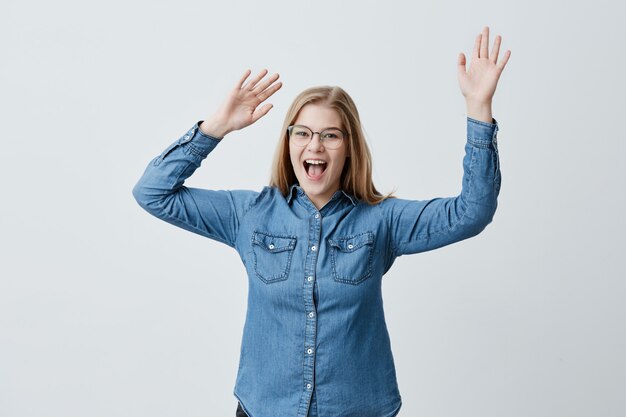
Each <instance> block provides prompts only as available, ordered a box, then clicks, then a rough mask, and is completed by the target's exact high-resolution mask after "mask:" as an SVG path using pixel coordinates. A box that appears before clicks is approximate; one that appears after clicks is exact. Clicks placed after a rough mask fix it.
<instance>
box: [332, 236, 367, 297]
mask: <svg viewBox="0 0 626 417" xmlns="http://www.w3.org/2000/svg"><path fill="white" fill-rule="evenodd" d="M328 244H329V246H330V261H331V264H332V271H333V278H334V279H335V281H337V282H343V283H346V284H354V285H356V284H360V283H361V282H363V281H364V280H366V279H367V278H369V277H370V276H371V275H372V256H373V252H374V251H373V246H374V234H373V233H372V232H370V231H367V232H363V233H359V234H356V235H351V236H333V237H331V238H329V239H328Z"/></svg>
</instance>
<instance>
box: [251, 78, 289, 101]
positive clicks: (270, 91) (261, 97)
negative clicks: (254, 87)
mask: <svg viewBox="0 0 626 417" xmlns="http://www.w3.org/2000/svg"><path fill="white" fill-rule="evenodd" d="M282 86H283V83H281V82H278V83H276V84H274V85H273V86H271V87H269V88H267V89H266V90H264V91H263V92H262V93H260V94H259V95H257V97H258V99H259V100H260V101H261V102H264V101H265V100H267V99H268V98H270V97H271V96H272V94H274V93H275V92H277V91H278V90H280V87H282Z"/></svg>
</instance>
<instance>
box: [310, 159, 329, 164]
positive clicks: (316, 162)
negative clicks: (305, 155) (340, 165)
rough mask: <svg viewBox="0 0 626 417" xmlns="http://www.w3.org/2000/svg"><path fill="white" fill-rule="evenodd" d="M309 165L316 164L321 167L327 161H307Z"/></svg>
mask: <svg viewBox="0 0 626 417" xmlns="http://www.w3.org/2000/svg"><path fill="white" fill-rule="evenodd" d="M305 162H306V163H307V164H314V165H321V164H325V163H326V162H325V161H319V160H317V159H307V160H306V161H305Z"/></svg>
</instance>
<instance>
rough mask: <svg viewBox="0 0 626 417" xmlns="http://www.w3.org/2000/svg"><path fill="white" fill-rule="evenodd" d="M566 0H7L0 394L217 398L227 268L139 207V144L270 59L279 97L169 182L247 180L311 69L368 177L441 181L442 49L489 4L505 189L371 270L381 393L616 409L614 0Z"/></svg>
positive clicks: (11, 397)
mask: <svg viewBox="0 0 626 417" xmlns="http://www.w3.org/2000/svg"><path fill="white" fill-rule="evenodd" d="M585 3H586V4H582V2H571V1H569V2H566V1H559V2H556V1H555V2H547V1H535V0H529V1H526V2H517V3H516V4H513V3H512V2H503V1H473V2H467V1H460V0H458V1H454V2H442V1H437V2H435V1H422V2H408V1H406V2H395V3H393V2H374V1H363V0H361V1H358V2H357V1H353V2H338V1H335V2H331V1H327V0H323V1H321V0H317V1H300V0H298V1H293V0H292V1H258V2H253V1H246V2H243V1H231V2H225V1H219V2H218V1H202V2H192V1H179V2H176V3H174V2H164V1H151V2H148V1H135V2H128V1H124V2H121V1H109V2H100V3H98V4H96V3H91V2H84V1H67V0H59V1H54V2H44V1H41V0H36V1H30V2H25V1H21V2H18V1H15V0H9V1H6V0H5V1H3V5H2V10H1V12H0V47H1V49H0V51H1V58H0V83H1V90H0V119H1V120H2V122H1V123H0V137H1V140H2V147H1V150H0V157H1V159H0V161H1V163H0V178H2V183H1V184H2V197H1V204H0V227H1V231H0V245H1V246H0V249H1V251H0V257H1V258H0V275H1V278H0V416H2V417H27V416H28V417H30V416H33V417H35V416H37V417H44V416H59V417H61V416H62V417H74V416H75V417H84V416H90V417H100V416H102V417H118V416H119V417H127V416H128V417H140V416H150V417H165V416H176V417H179V416H185V417H193V416H232V415H234V414H235V408H236V404H237V402H236V399H235V397H234V396H233V395H232V390H233V387H234V382H235V376H236V371H237V364H238V363H237V361H238V358H239V347H240V342H241V335H242V328H243V323H244V318H245V306H246V297H247V277H246V275H245V270H244V268H243V265H242V264H241V263H240V260H239V257H238V255H237V254H236V252H235V251H234V250H232V249H230V248H229V247H227V246H225V245H222V244H220V243H217V242H214V241H210V240H207V239H205V238H203V237H201V236H198V235H194V234H192V233H189V232H187V231H184V230H182V229H178V228H175V227H173V226H172V225H170V224H168V223H165V222H162V221H160V220H158V219H156V218H154V217H152V216H150V215H149V214H148V213H146V212H145V211H143V210H142V209H141V208H140V207H139V205H138V204H137V203H136V202H135V200H134V199H133V197H132V194H131V190H132V187H133V186H134V184H135V183H136V182H137V180H138V179H139V177H140V176H141V174H142V172H143V170H144V168H145V166H146V165H147V163H148V162H149V161H150V159H152V158H153V157H154V156H156V155H158V154H159V153H160V152H161V151H162V150H163V149H164V148H165V147H166V146H167V145H169V144H170V143H172V142H173V141H174V140H176V139H178V138H179V137H180V136H181V135H183V134H184V133H185V132H186V131H187V130H188V129H189V128H190V127H191V126H192V125H193V124H194V123H195V122H196V121H197V120H200V119H203V118H205V117H206V116H208V115H209V114H211V113H212V112H213V111H214V110H215V109H216V108H217V106H218V105H219V104H220V103H221V101H222V99H223V97H224V96H225V94H226V93H227V91H228V90H229V89H230V88H231V86H232V85H233V84H234V83H235V82H236V81H237V79H238V78H239V77H240V75H241V74H242V73H243V72H244V71H245V70H246V69H247V68H250V69H252V71H253V73H257V72H258V71H259V70H261V69H262V68H268V69H269V71H270V72H272V73H273V72H279V73H280V74H281V79H282V81H283V83H284V86H283V88H282V89H281V90H280V91H279V92H278V93H277V94H276V95H275V96H274V97H272V99H271V100H270V102H272V103H273V104H274V106H275V107H274V109H272V110H271V111H270V113H269V114H268V115H267V116H266V117H265V118H263V119H262V120H261V121H259V122H258V123H257V124H255V125H253V126H251V127H249V128H247V129H245V130H243V131H240V132H236V133H233V134H231V135H229V136H228V137H227V139H226V140H225V141H224V142H223V143H222V144H220V146H219V147H218V148H217V149H216V150H215V151H214V152H213V153H212V154H211V155H210V156H209V157H208V158H207V160H205V161H204V163H203V165H202V167H201V168H200V169H199V170H198V171H197V172H196V174H194V176H193V177H192V178H190V179H189V180H188V181H187V182H186V185H189V186H196V187H203V188H214V189H237V188H245V189H256V190H260V189H261V187H262V186H263V185H265V184H267V181H268V178H269V170H270V163H271V157H272V155H273V152H274V146H275V143H276V140H277V139H278V136H279V133H280V132H279V130H280V128H281V125H282V121H283V117H284V115H285V112H286V110H287V107H288V106H289V104H290V103H291V100H292V99H293V98H294V97H295V96H296V95H297V94H298V93H299V92H300V91H302V90H303V89H305V88H307V87H311V86H314V85H322V84H328V85H340V86H342V87H343V88H344V89H346V90H347V91H348V92H349V93H350V95H351V96H352V97H353V98H354V100H355V101H356V103H357V105H358V107H359V111H360V113H361V118H362V121H363V123H364V127H365V130H366V133H367V138H368V141H369V144H370V146H371V150H372V152H373V156H374V179H375V184H376V186H377V188H378V189H379V190H381V191H382V192H387V191H391V190H394V189H395V190H396V195H398V196H399V197H402V198H415V199H426V198H432V197H446V196H453V195H456V194H458V192H459V191H460V186H461V175H462V165H461V162H462V158H463V145H464V143H465V128H466V124H465V117H466V108H465V102H464V99H463V96H462V94H461V92H460V89H459V86H458V81H457V72H456V71H457V69H456V60H457V56H458V54H459V52H464V53H465V54H466V56H468V57H469V56H470V55H471V53H472V47H473V44H474V39H475V37H476V35H477V34H478V33H479V32H480V31H481V29H482V28H483V26H485V25H487V26H489V27H490V29H491V41H493V39H494V38H495V36H496V35H498V34H499V35H502V36H503V43H502V50H501V55H502V53H503V52H504V51H505V50H507V49H510V50H511V51H512V55H511V58H510V60H509V62H508V65H507V67H506V68H505V70H504V73H503V74H502V77H501V78H500V82H499V85H498V89H497V91H496V95H495V98H494V106H493V115H494V117H495V118H496V120H497V121H498V123H499V124H500V131H499V133H498V140H499V149H500V159H501V169H502V190H501V193H500V198H499V206H498V211H497V213H496V215H495V217H494V220H493V223H492V224H490V225H489V226H488V227H487V229H486V230H485V231H484V232H483V233H481V234H480V235H479V236H477V237H475V238H473V239H470V240H467V241H463V242H459V243H457V244H454V245H451V246H448V247H445V248H442V249H439V250H437V251H433V252H428V253H423V254H419V255H413V256H406V257H402V258H400V259H398V260H397V262H396V264H395V265H394V267H393V268H392V270H391V271H390V272H389V273H388V274H387V275H385V277H384V279H383V291H384V299H385V311H386V319H387V323H388V327H389V331H390V335H391V340H392V348H393V352H394V358H395V362H396V367H397V375H398V383H399V387H400V392H401V395H402V400H403V407H402V410H401V412H400V416H431V417H436V416H442V417H443V416H445V417H447V416H461V415H462V416H476V417H478V416H480V417H487V416H494V417H495V416H498V417H500V416H509V417H518V416H519V417H522V416H523V417H527V416H533V417H544V416H545V417H554V416H567V417H579V416H581V417H582V416H589V417H617V416H624V415H626V396H624V392H625V390H626V325H625V324H624V323H625V318H626V305H625V303H624V300H625V299H626V284H625V283H624V280H625V277H626V273H625V272H626V268H625V261H624V258H625V257H624V235H625V232H626V225H625V220H624V218H625V213H626V199H625V192H624V189H625V187H624V184H623V183H624V180H625V179H626V175H625V169H624V164H623V162H622V160H623V155H624V154H625V152H626V143H625V142H626V141H625V136H626V135H625V133H624V123H623V120H624V111H625V110H626V88H625V82H624V71H625V68H626V67H625V65H624V64H625V61H626V59H625V56H624V41H625V40H626V29H624V28H625V27H626V25H625V24H624V21H625V20H626V6H625V3H624V2H618V1H594V2H585ZM490 43H492V42H490ZM490 49H491V45H490ZM355 383H358V382H357V381H355Z"/></svg>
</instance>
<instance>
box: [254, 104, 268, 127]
mask: <svg viewBox="0 0 626 417" xmlns="http://www.w3.org/2000/svg"><path fill="white" fill-rule="evenodd" d="M272 107H273V105H272V104H270V103H267V104H266V105H264V106H263V107H257V109H256V110H255V111H254V113H252V123H254V122H256V121H257V120H259V119H260V118H261V117H263V116H265V115H266V114H267V112H268V111H270V109H271V108H272Z"/></svg>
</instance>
